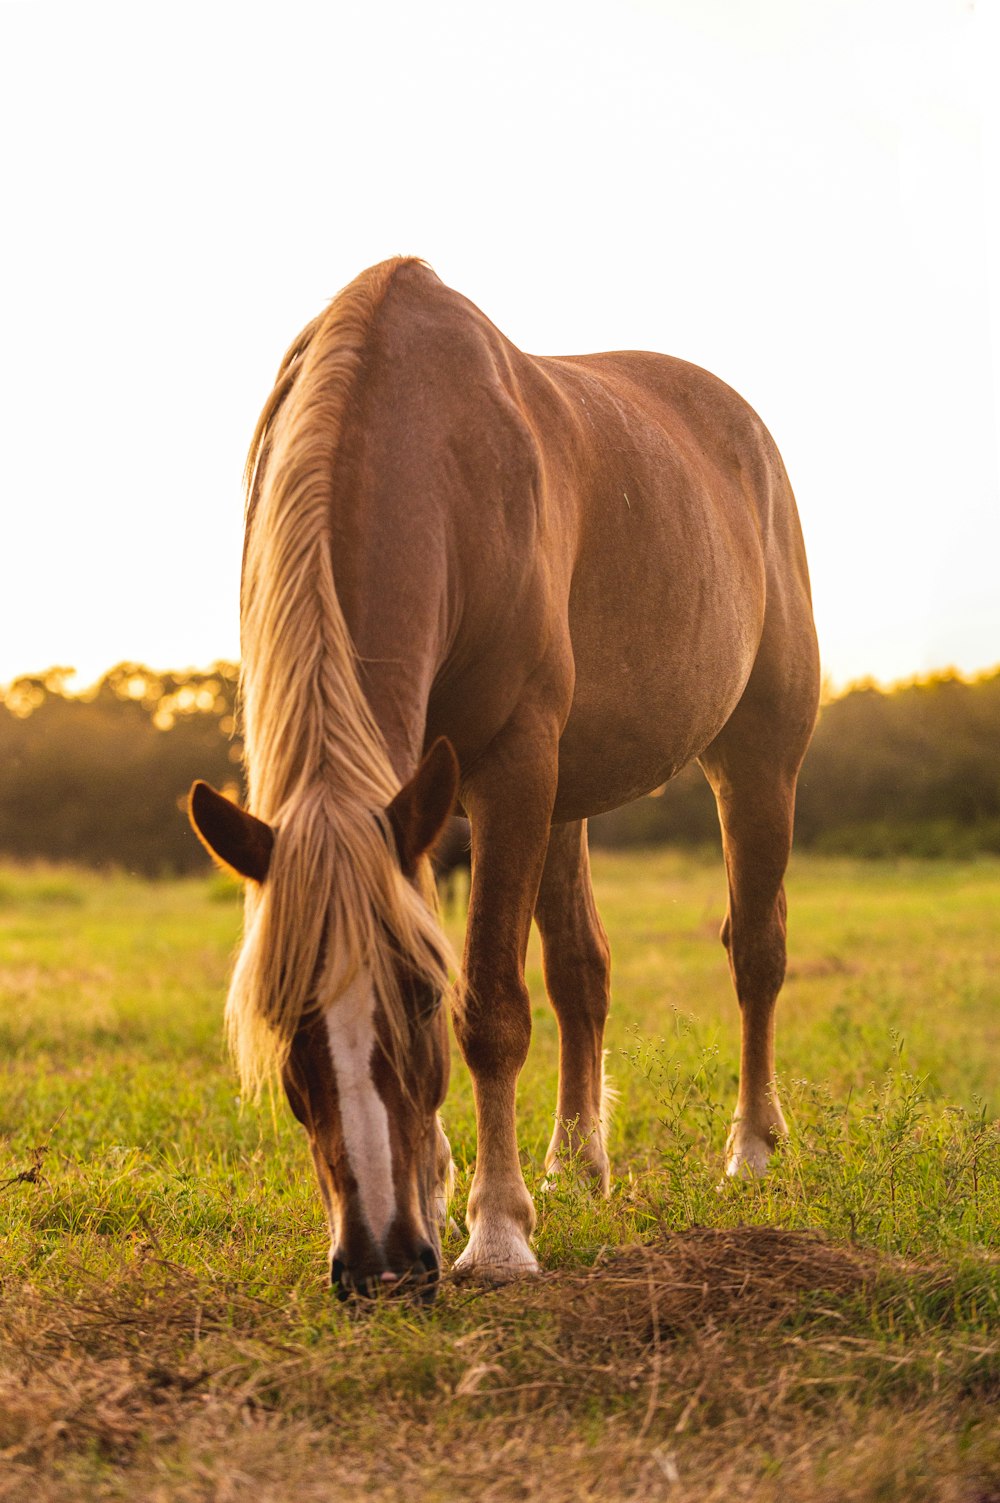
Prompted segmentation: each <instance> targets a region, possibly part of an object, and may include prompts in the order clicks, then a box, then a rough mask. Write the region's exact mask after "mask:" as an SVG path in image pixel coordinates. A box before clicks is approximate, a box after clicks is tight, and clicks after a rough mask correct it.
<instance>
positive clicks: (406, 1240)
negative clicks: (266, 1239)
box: [191, 741, 458, 1299]
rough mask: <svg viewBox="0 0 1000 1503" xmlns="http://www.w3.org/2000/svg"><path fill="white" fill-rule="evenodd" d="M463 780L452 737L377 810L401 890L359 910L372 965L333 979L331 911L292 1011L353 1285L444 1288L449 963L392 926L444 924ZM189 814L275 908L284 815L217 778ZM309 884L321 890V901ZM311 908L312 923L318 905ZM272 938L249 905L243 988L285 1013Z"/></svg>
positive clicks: (334, 1255) (292, 1033) (361, 1289)
mask: <svg viewBox="0 0 1000 1503" xmlns="http://www.w3.org/2000/svg"><path fill="white" fill-rule="evenodd" d="M457 781H458V764H457V761H456V759H455V754H454V752H453V750H452V748H451V746H450V745H449V743H448V742H446V741H438V742H436V743H435V744H434V746H433V747H432V748H431V750H430V751H429V752H428V753H427V756H426V757H425V758H424V760H423V762H422V763H421V765H420V767H419V768H418V769H417V771H416V773H415V774H414V776H413V777H412V778H411V780H410V781H409V782H408V783H407V784H406V785H405V787H404V788H402V789H401V790H400V792H399V793H398V794H397V795H396V797H395V798H394V799H393V800H392V802H391V803H390V804H389V806H388V808H387V810H386V811H385V814H386V818H385V819H384V820H378V821H377V828H378V829H379V830H380V831H381V835H380V837H379V838H380V839H384V840H385V844H386V847H387V852H388V854H389V855H390V856H391V858H392V863H393V865H392V869H391V870H390V871H389V872H388V874H383V875H382V877H381V878H380V883H381V886H382V888H383V889H384V888H385V885H386V883H387V882H388V884H389V885H390V886H391V887H392V888H393V893H392V894H391V897H392V901H391V902H390V903H389V904H388V907H387V908H383V909H382V910H381V911H380V912H377V913H374V914H372V913H368V914H364V915H359V916H358V917H359V919H361V920H363V922H364V923H365V924H366V925H367V927H368V931H369V936H370V937H369V941H368V943H367V945H366V946H363V947H362V949H361V952H360V953H361V957H362V958H361V963H358V964H355V965H353V966H352V967H350V968H349V970H348V972H347V976H348V979H347V984H346V985H343V984H342V983H336V984H333V983H331V981H330V979H329V978H330V977H331V976H337V975H339V976H343V975H344V971H343V968H340V969H339V970H338V968H337V960H338V957H337V956H336V955H335V954H332V953H331V951H332V950H335V949H336V948H337V947H338V939H337V935H336V932H335V931H333V920H332V919H330V918H326V919H325V920H323V922H324V928H323V932H322V934H321V935H320V936H319V944H318V949H317V954H316V956H315V957H314V961H313V964H312V975H311V979H310V980H309V982H308V983H307V987H306V990H307V991H308V997H307V999H306V1004H307V1005H305V1006H304V1007H302V1008H301V1009H300V1013H301V1015H300V1017H299V1018H298V1019H297V1020H294V1021H293V1024H292V1025H291V1026H287V1025H286V1033H287V1037H286V1040H285V1045H286V1047H285V1048H284V1050H283V1052H282V1060H283V1067H282V1079H283V1083H284V1087H285V1091H286V1094H287V1096H288V1100H289V1103H290V1105H291V1108H292V1111H293V1112H294V1113H295V1115H296V1117H297V1118H298V1119H299V1121H300V1122H301V1123H302V1125H303V1127H304V1128H305V1129H306V1132H307V1133H308V1135H309V1143H310V1147H311V1149H312V1155H313V1161H314V1163H315V1166H316V1173H317V1175H318V1178H319V1185H320V1191H321V1193H322V1196H323V1203H324V1205H325V1207H326V1214H327V1220H328V1222H329V1226H330V1233H331V1239H332V1240H331V1280H332V1283H333V1285H334V1288H335V1289H336V1291H337V1293H338V1294H339V1295H340V1296H341V1297H342V1298H346V1297H348V1296H349V1295H351V1294H354V1293H356V1294H372V1293H375V1292H377V1291H380V1290H382V1291H386V1292H390V1293H392V1292H397V1291H403V1292H413V1293H415V1294H417V1295H418V1296H419V1297H420V1298H422V1299H432V1298H433V1295H434V1290H435V1286H436V1283H437V1280H438V1275H439V1270H440V1260H441V1251H440V1249H441V1243H440V1227H441V1223H442V1221H443V1219H444V1214H445V1208H446V1205H447V1197H448V1193H449V1190H450V1182H449V1181H450V1175H451V1151H450V1149H449V1147H448V1140H447V1138H446V1137H445V1135H444V1132H443V1130H442V1128H441V1125H440V1122H439V1120H438V1108H439V1107H440V1105H441V1103H442V1101H443V1099H444V1095H445V1091H446V1089H447V1084H448V1030H447V1020H446V1017H445V1012H444V1009H443V1007H442V991H443V975H444V965H443V963H442V962H441V960H440V953H439V955H438V956H436V957H434V959H435V960H436V961H437V964H436V965H431V966H427V965H421V964H420V963H419V961H417V960H415V959H414V954H415V951H416V953H419V950H417V947H415V945H414V944H413V937H412V935H411V936H410V941H411V942H410V944H409V945H407V943H406V942H405V941H403V940H401V936H400V935H398V934H394V933H393V932H392V931H391V914H392V913H393V912H395V913H397V914H398V915H400V916H401V917H400V923H401V925H403V924H407V923H410V922H412V919H413V915H414V914H415V913H416V914H417V918H418V928H420V929H421V930H422V934H421V940H422V943H424V944H425V945H426V943H427V940H426V936H427V935H428V934H431V935H433V933H434V930H433V927H432V925H431V921H430V915H429V914H428V913H427V912H426V910H425V909H424V908H423V907H422V906H421V905H422V904H423V903H424V902H425V899H426V896H427V895H428V894H429V893H431V892H432V891H433V886H432V884H431V882H430V877H429V874H428V873H427V871H426V868H427V863H426V862H425V861H423V857H424V855H425V853H426V851H427V850H428V849H429V847H430V846H431V845H432V844H433V843H434V840H435V839H436V837H437V835H438V833H439V831H440V829H441V826H442V825H443V823H444V821H445V820H446V819H447V817H448V814H449V813H450V811H451V808H452V805H453V803H454V799H455V794H456V789H457ZM191 819H192V823H193V824H194V826H195V829H196V831H197V832H198V834H199V836H200V837H201V839H202V840H203V841H204V842H205V844H206V845H207V846H208V847H209V849H210V850H211V851H212V852H213V854H215V855H216V856H217V857H219V858H220V859H221V860H222V861H224V862H225V863H226V864H227V865H228V866H230V867H232V868H233V869H234V870H235V871H237V872H239V873H240V874H241V875H242V876H244V877H246V878H248V879H249V880H250V882H251V883H252V884H255V887H256V890H257V892H256V896H257V897H258V898H259V899H260V900H261V901H260V904H259V906H258V908H257V914H258V916H260V915H261V914H263V912H264V898H265V894H267V893H268V886H269V883H273V882H274V881H275V880H276V879H277V873H276V871H275V869H274V868H275V867H276V866H277V864H278V862H279V861H280V859H281V841H282V828H281V826H280V824H279V825H278V827H277V828H276V829H272V828H271V826H270V825H268V824H267V823H265V822H264V821H262V820H259V819H257V818H255V817H254V816H253V815H251V814H249V813H248V812H247V811H245V810H242V809H239V808H238V807H237V806H236V805H235V804H233V803H231V802H230V801H229V800H227V799H225V798H223V797H222V795H221V794H217V793H215V791H214V790H213V789H211V788H209V787H208V785H207V784H205V783H196V784H195V786H194V788H193V789H192V795H191ZM390 833H391V840H390V839H389V836H390ZM393 846H394V848H395V849H394V851H393V850H392V847H393ZM358 887H360V890H362V891H363V890H364V883H361V884H356V885H355V888H356V890H357V888H358ZM311 895H312V890H311V889H307V897H306V901H307V902H308V901H309V899H310V897H311ZM275 901H277V896H276V895H275ZM317 901H319V899H317ZM322 902H323V904H324V905H325V904H326V902H327V899H326V898H325V897H324V898H323V899H322ZM281 906H282V907H287V904H285V903H282V904H281ZM387 913H388V914H389V915H390V918H389V919H388V921H387ZM321 917H322V916H321ZM302 919H303V923H304V924H305V925H306V927H308V924H309V922H310V919H309V917H308V916H307V915H305V914H303V915H302ZM265 943H266V942H265V941H264V939H263V937H262V935H261V934H260V933H259V932H258V933H256V934H255V933H254V928H253V925H252V923H251V921H250V919H249V916H248V932H247V937H246V938H245V940H244V952H245V954H249V960H248V962H247V964H246V965H244V957H243V956H241V959H240V961H239V962H238V964H237V968H236V973H235V976H234V991H235V990H236V989H237V987H242V989H243V991H242V995H241V1001H240V1006H242V1007H244V1008H246V1007H247V1006H249V1007H250V1008H252V1009H256V1010H257V1013H258V1017H259V1016H260V1015H261V1014H263V1015H264V1016H265V1017H269V1016H270V1017H273V1016H274V1003H273V997H272V996H271V995H270V992H271V990H272V988H271V987H269V986H268V985H267V984H266V982H265V980H264V978H266V976H267V971H268V966H267V963H266V962H267V959H268V957H267V956H263V955H260V954H258V953H257V951H259V950H260V949H261V947H262V945H264V944H265ZM255 946H256V949H255V948H254V947H255ZM366 950H367V954H366V953H365V952H366ZM283 971H284V967H283V968H282V973H281V974H283ZM241 972H245V973H246V974H244V975H242V976H241ZM247 976H249V977H250V981H249V983H248V982H247ZM279 985H280V983H279ZM255 993H259V995H257V994H255ZM233 995H234V992H233V991H231V993H230V1008H231V1009H232V1007H233ZM230 1022H231V1024H232V1018H231V1019H230Z"/></svg>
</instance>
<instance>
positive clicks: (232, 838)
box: [188, 780, 274, 882]
mask: <svg viewBox="0 0 1000 1503" xmlns="http://www.w3.org/2000/svg"><path fill="white" fill-rule="evenodd" d="M188 816H189V818H190V820H191V826H192V828H193V830H194V832H195V834H196V835H197V837H198V839H199V840H200V841H201V843H202V845H204V846H205V847H207V849H208V851H209V852H210V854H211V855H213V856H214V857H215V858H216V860H218V861H221V862H222V864H223V865H224V866H228V867H231V868H232V870H233V871H234V872H238V873H239V875H240V876H241V877H251V878H252V879H253V881H254V882H263V880H264V878H265V877H266V876H267V870H268V867H269V866H270V864H271V852H272V850H273V849H274V831H273V830H272V829H271V826H270V825H268V824H265V823H264V821H263V820H262V819H258V818H257V817H256V815H253V814H248V813H247V811H246V809H241V808H240V806H239V804H234V803H233V802H232V800H231V799H228V798H224V797H223V795H222V794H221V793H216V791H215V789H214V788H213V787H211V785H210V784H208V783H202V782H201V781H200V780H199V781H198V782H197V783H192V785H191V792H190V794H189V796H188Z"/></svg>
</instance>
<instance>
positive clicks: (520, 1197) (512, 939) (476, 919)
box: [455, 711, 558, 1280]
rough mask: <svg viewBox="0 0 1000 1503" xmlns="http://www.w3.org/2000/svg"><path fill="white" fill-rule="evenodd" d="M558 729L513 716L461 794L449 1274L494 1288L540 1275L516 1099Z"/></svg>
mask: <svg viewBox="0 0 1000 1503" xmlns="http://www.w3.org/2000/svg"><path fill="white" fill-rule="evenodd" d="M557 756H558V726H557V725H555V724H553V723H552V719H551V716H542V715H540V714H537V713H536V714H532V713H530V712H528V711H522V712H520V713H519V714H518V715H517V716H516V717H515V718H514V719H513V720H512V721H511V722H508V725H507V726H506V727H505V728H504V731H503V733H502V735H501V736H500V737H498V738H497V739H496V740H495V741H494V742H493V743H492V745H491V746H490V749H489V752H488V753H487V756H486V757H485V758H483V759H482V760H481V761H480V762H479V763H477V764H476V766H475V767H474V769H473V770H472V772H471V774H470V776H469V777H468V779H467V781H466V782H465V783H464V784H463V788H462V798H463V802H464V804H465V806H466V808H467V809H468V811H469V815H470V818H471V823H472V885H471V890H470V898H469V920H468V927H467V929H466V942H465V964H464V977H463V983H462V987H461V990H460V993H459V996H458V999H457V1003H456V1009H455V1034H456V1037H457V1039H458V1043H459V1047H460V1048H461V1050H462V1053H463V1055H464V1057H465V1060H466V1063H467V1064H468V1066H469V1070H470V1072H471V1075H472V1086H473V1091H474V1094H475V1101H476V1127H477V1132H478V1146H477V1153H476V1171H475V1174H474V1176H473V1180H472V1189H471V1191H470V1193H469V1205H468V1214H467V1220H468V1225H469V1241H468V1245H467V1246H466V1248H465V1250H464V1252H463V1253H462V1255H461V1257H460V1258H459V1259H458V1263H457V1264H456V1268H457V1269H458V1270H459V1271H462V1272H474V1273H477V1274H480V1275H482V1276H483V1277H485V1278H489V1279H494V1280H503V1279H512V1278H517V1277H519V1276H520V1275H523V1274H526V1273H534V1272H535V1271H537V1268H538V1264H537V1262H536V1260H535V1255H534V1253H533V1252H532V1251H531V1248H530V1246H529V1239H530V1237H531V1234H532V1231H533V1230H534V1226H535V1208H534V1205H533V1204H532V1200H531V1196H530V1195H529V1194H528V1190H527V1186H526V1185H525V1183H524V1176H523V1175H522V1173H521V1164H520V1160H519V1158H518V1151H517V1127H516V1122H515V1093H516V1089H517V1077H518V1075H519V1073H520V1070H521V1066H522V1065H523V1064H524V1061H525V1057H526V1056H527V1053H528V1043H529V1040H530V1037H531V1008H530V1003H529V999H528V989H527V987H526V986H525V981H524V960H525V953H526V951H527V945H528V934H529V931H530V928H531V915H532V910H533V909H534V906H535V898H536V895H537V893H538V884H539V881H540V879H541V874H542V866H543V864H544V860H545V851H546V846H547V844H548V838H549V828H550V821H551V815H552V805H553V802H554V800H555V788H556V779H557Z"/></svg>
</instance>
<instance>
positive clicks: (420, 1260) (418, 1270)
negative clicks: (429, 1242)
mask: <svg viewBox="0 0 1000 1503" xmlns="http://www.w3.org/2000/svg"><path fill="white" fill-rule="evenodd" d="M413 1276H414V1278H418V1279H419V1280H420V1281H421V1283H423V1284H436V1283H437V1282H438V1280H439V1279H440V1277H441V1267H440V1264H439V1263H438V1258H437V1253H436V1252H435V1251H434V1249H433V1247H422V1248H421V1249H420V1251H419V1253H418V1254H417V1261H416V1262H415V1263H414V1265H413Z"/></svg>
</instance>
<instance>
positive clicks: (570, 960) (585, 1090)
mask: <svg viewBox="0 0 1000 1503" xmlns="http://www.w3.org/2000/svg"><path fill="white" fill-rule="evenodd" d="M535 919H536V921H537V923H538V928H539V931H540V932H541V936H542V956H543V960H544V965H545V986H546V990H547V991H548V994H549V1000H550V1001H551V1003H552V1006H553V1008H554V1009H555V1013H556V1017H557V1018H558V1020H559V1096H558V1102H557V1106H556V1123H555V1131H554V1132H553V1134H552V1141H551V1143H550V1144H549V1150H548V1153H547V1154H546V1156H545V1166H546V1168H547V1169H550V1170H551V1169H552V1168H553V1167H558V1163H559V1161H560V1160H563V1161H565V1160H566V1159H567V1158H568V1157H570V1156H571V1157H572V1159H573V1161H574V1162H575V1163H576V1164H579V1166H580V1167H581V1168H583V1169H584V1170H585V1171H586V1172H588V1173H590V1174H592V1175H593V1177H594V1178H595V1179H596V1180H597V1181H598V1182H599V1183H600V1185H601V1188H602V1189H603V1190H604V1191H607V1189H608V1180H609V1165H608V1155H607V1150H606V1148H605V1141H604V1131H605V1122H604V1120H603V1113H604V1103H603V1099H602V1097H603V1085H604V1023H605V1019H606V1018H607V1015H608V999H609V979H610V973H611V967H610V952H609V949H608V941H607V937H606V935H605V933H604V926H603V925H602V923H601V920H600V917H599V915H598V912H597V908H596V906H595V903H594V894H593V889H592V887H591V881H590V861H589V857H588V852H587V826H586V823H585V822H577V823H574V824H567V825H555V826H554V827H553V829H552V834H551V836H550V837H549V849H548V854H547V856H546V858H545V869H544V871H543V873H542V881H541V886H540V888H539V892H538V901H537V902H536V904H535Z"/></svg>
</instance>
